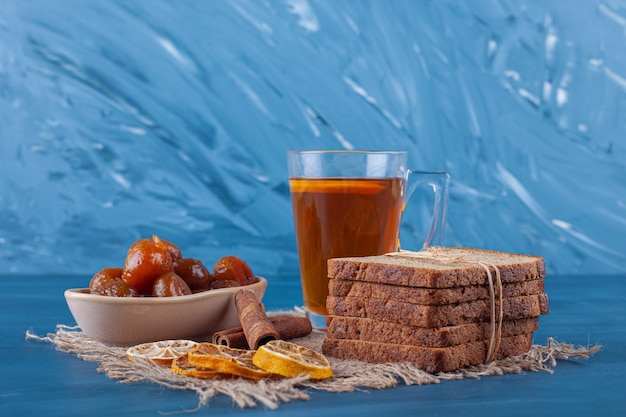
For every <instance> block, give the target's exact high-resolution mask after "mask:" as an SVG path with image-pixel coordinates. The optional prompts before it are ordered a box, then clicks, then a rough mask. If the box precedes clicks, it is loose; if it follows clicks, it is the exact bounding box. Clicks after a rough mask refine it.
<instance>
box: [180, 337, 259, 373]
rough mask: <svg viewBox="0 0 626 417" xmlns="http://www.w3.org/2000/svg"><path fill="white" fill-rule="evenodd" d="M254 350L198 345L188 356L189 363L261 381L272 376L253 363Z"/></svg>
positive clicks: (206, 343)
mask: <svg viewBox="0 0 626 417" xmlns="http://www.w3.org/2000/svg"><path fill="white" fill-rule="evenodd" d="M254 352H255V351H254V350H243V349H233V348H229V347H227V346H222V345H216V344H213V343H208V342H204V343H198V344H197V345H196V346H195V347H194V348H193V349H192V350H190V351H189V353H188V354H187V356H188V360H189V363H190V364H192V365H193V366H197V367H200V368H210V369H215V370H216V371H220V372H224V373H227V374H232V375H236V376H242V377H244V378H248V379H254V380H259V379H263V378H266V377H268V376H270V375H271V374H270V373H269V372H267V371H264V370H262V369H259V368H257V367H256V366H255V365H254V364H253V363H252V357H253V356H254Z"/></svg>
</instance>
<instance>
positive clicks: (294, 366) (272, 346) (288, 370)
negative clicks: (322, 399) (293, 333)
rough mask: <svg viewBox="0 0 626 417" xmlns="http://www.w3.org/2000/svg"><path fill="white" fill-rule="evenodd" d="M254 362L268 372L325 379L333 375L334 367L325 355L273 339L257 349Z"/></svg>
mask: <svg viewBox="0 0 626 417" xmlns="http://www.w3.org/2000/svg"><path fill="white" fill-rule="evenodd" d="M252 362H253V363H254V364H255V365H256V366H258V367H259V368H261V369H264V370H266V371H268V372H271V373H274V374H278V375H282V376H286V377H290V378H291V377H296V376H303V375H304V376H308V377H310V378H311V379H324V378H330V377H331V376H333V369H332V367H331V366H330V363H329V362H328V359H326V357H325V356H324V355H322V354H321V353H319V352H316V351H314V350H311V349H308V348H306V347H304V346H300V345H297V344H295V343H291V342H285V341H284V340H272V341H270V342H268V343H266V344H264V345H263V346H260V347H259V349H258V350H257V351H256V353H255V355H254V357H253V359H252Z"/></svg>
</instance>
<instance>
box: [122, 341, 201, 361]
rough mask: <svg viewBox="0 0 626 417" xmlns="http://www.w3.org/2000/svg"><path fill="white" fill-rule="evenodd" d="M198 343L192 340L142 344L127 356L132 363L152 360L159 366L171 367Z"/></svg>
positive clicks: (128, 351)
mask: <svg viewBox="0 0 626 417" xmlns="http://www.w3.org/2000/svg"><path fill="white" fill-rule="evenodd" d="M197 344H198V343H197V342H194V341H191V340H162V341H159V342H149V343H142V344H141V345H136V346H132V347H130V348H128V350H127V351H126V356H128V359H130V360H131V361H136V360H139V359H141V360H151V361H154V362H155V363H158V364H159V365H168V366H169V365H170V364H171V363H172V361H173V360H174V359H176V358H177V357H178V356H180V355H182V354H184V353H187V352H189V351H190V350H191V349H192V348H193V347H194V346H195V345H197Z"/></svg>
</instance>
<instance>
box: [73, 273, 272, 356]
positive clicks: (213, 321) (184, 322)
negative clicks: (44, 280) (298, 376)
mask: <svg viewBox="0 0 626 417" xmlns="http://www.w3.org/2000/svg"><path fill="white" fill-rule="evenodd" d="M258 278H259V282H256V283H254V284H252V285H247V286H244V287H232V288H220V289H216V290H210V291H204V292H201V293H196V294H191V295H182V296H178V297H108V296H104V295H94V294H89V289H88V288H73V289H69V290H66V291H65V300H66V301H67V305H68V307H69V308H70V311H71V312H72V315H73V316H74V320H76V324H78V326H79V327H80V328H81V330H82V331H83V332H84V333H85V334H86V335H87V336H89V337H90V338H92V339H94V340H97V341H99V342H103V343H108V344H115V345H132V344H138V343H144V342H153V341H158V340H169V339H192V340H207V339H209V338H210V337H211V335H212V334H213V333H214V332H216V331H219V330H223V329H227V328H230V327H235V326H238V325H239V318H238V316H237V308H236V307H235V294H236V293H237V291H239V290H241V289H247V290H250V291H252V292H254V295H255V296H256V298H257V299H258V300H259V302H261V300H262V299H263V295H264V294H265V289H266V288H267V280H266V279H265V278H262V277H258Z"/></svg>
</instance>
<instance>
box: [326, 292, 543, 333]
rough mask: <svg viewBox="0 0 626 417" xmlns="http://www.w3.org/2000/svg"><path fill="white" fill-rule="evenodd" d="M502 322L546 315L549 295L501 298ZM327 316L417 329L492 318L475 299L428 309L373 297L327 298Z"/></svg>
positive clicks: (487, 306) (488, 309) (485, 305)
mask: <svg viewBox="0 0 626 417" xmlns="http://www.w3.org/2000/svg"><path fill="white" fill-rule="evenodd" d="M502 302H503V317H502V318H503V320H513V319H519V318H524V317H537V316H540V315H543V314H548V312H549V303H548V295H547V294H546V293H541V294H539V295H527V296H522V297H513V298H503V299H502ZM497 303H498V301H496V304H497ZM326 309H327V310H328V314H331V315H336V316H344V317H345V316H348V317H362V318H370V319H375V320H381V321H387V322H391V323H398V324H404V325H407V326H416V327H428V328H434V327H442V326H455V325H459V324H466V323H472V322H476V321H485V320H488V319H489V318H490V317H491V302H490V301H489V300H477V301H470V302H467V303H459V304H443V305H437V306H428V305H422V304H410V303H404V302H401V301H395V300H381V299H376V298H361V297H337V296H332V295H331V296H328V297H327V298H326Z"/></svg>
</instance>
